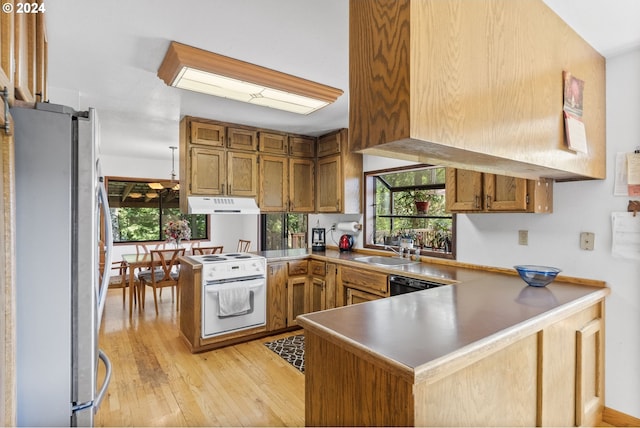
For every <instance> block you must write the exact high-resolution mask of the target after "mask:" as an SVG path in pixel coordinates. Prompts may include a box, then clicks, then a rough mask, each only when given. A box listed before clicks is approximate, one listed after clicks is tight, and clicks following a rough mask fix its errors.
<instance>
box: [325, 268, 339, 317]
mask: <svg viewBox="0 0 640 428" xmlns="http://www.w3.org/2000/svg"><path fill="white" fill-rule="evenodd" d="M337 272H338V265H337V264H335V263H327V266H326V269H325V275H324V302H325V309H332V308H335V307H336V273H337Z"/></svg>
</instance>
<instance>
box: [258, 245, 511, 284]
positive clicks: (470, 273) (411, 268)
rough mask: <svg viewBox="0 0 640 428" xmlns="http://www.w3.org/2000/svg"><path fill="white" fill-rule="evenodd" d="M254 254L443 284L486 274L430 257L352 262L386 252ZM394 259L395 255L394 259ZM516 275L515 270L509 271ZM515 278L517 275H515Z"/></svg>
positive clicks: (282, 251) (466, 280) (269, 258)
mask: <svg viewBox="0 0 640 428" xmlns="http://www.w3.org/2000/svg"><path fill="white" fill-rule="evenodd" d="M256 254H259V255H261V256H264V257H266V259H267V263H274V262H280V261H290V260H299V259H305V258H311V259H317V260H323V261H327V262H338V263H341V264H344V265H349V266H352V267H356V268H361V269H366V270H372V271H378V272H382V273H388V274H396V275H405V276H409V277H414V278H421V279H432V280H437V281H440V282H444V283H447V284H455V283H459V282H468V281H471V280H473V279H477V278H481V277H482V276H484V275H486V271H484V270H481V267H466V266H464V265H463V264H461V263H457V262H455V261H453V262H452V261H449V260H439V259H434V258H430V257H422V258H421V261H420V262H419V263H410V264H403V265H395V266H389V265H387V266H382V265H379V264H373V263H364V262H361V261H357V260H356V259H358V258H362V257H372V256H374V257H388V256H390V253H389V252H386V251H379V252H374V251H367V252H359V251H344V252H341V251H338V250H337V249H335V250H334V249H331V248H328V249H327V250H326V251H311V250H310V249H305V248H301V249H294V250H270V251H260V252H257V253H256ZM396 258H397V256H396ZM513 274H516V271H515V270H514V271H513ZM516 275H517V274H516ZM515 278H517V280H518V281H520V282H522V280H520V278H519V277H517V276H516V277H515Z"/></svg>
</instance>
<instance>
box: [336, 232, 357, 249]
mask: <svg viewBox="0 0 640 428" xmlns="http://www.w3.org/2000/svg"><path fill="white" fill-rule="evenodd" d="M353 242H354V239H353V235H346V234H345V235H342V236H341V237H340V241H339V242H338V248H340V251H351V248H353Z"/></svg>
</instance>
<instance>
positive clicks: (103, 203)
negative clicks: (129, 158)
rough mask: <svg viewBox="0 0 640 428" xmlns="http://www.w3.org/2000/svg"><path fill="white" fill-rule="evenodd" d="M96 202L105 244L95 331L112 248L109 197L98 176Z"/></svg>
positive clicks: (100, 314)
mask: <svg viewBox="0 0 640 428" xmlns="http://www.w3.org/2000/svg"><path fill="white" fill-rule="evenodd" d="M97 203H98V206H99V207H100V209H101V210H102V218H103V219H104V225H105V227H104V235H105V236H104V242H105V245H106V247H107V248H106V250H105V255H104V273H103V275H102V282H101V284H100V288H99V290H98V293H97V298H98V302H97V309H98V326H97V328H96V331H99V330H100V323H101V321H102V312H103V311H104V305H105V303H106V300H107V291H108V289H109V275H108V272H109V267H110V266H111V253H112V250H113V230H112V226H111V213H110V211H109V198H108V194H107V188H106V186H105V185H104V178H103V177H100V178H99V183H98V197H97Z"/></svg>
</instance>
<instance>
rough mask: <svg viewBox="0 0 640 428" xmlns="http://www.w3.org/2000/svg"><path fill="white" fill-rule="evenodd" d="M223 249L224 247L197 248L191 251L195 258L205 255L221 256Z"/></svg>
mask: <svg viewBox="0 0 640 428" xmlns="http://www.w3.org/2000/svg"><path fill="white" fill-rule="evenodd" d="M223 248H224V247H223V246H216V247H195V248H192V249H191V251H192V252H193V255H194V256H197V255H203V254H220V253H222V249H223Z"/></svg>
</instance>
